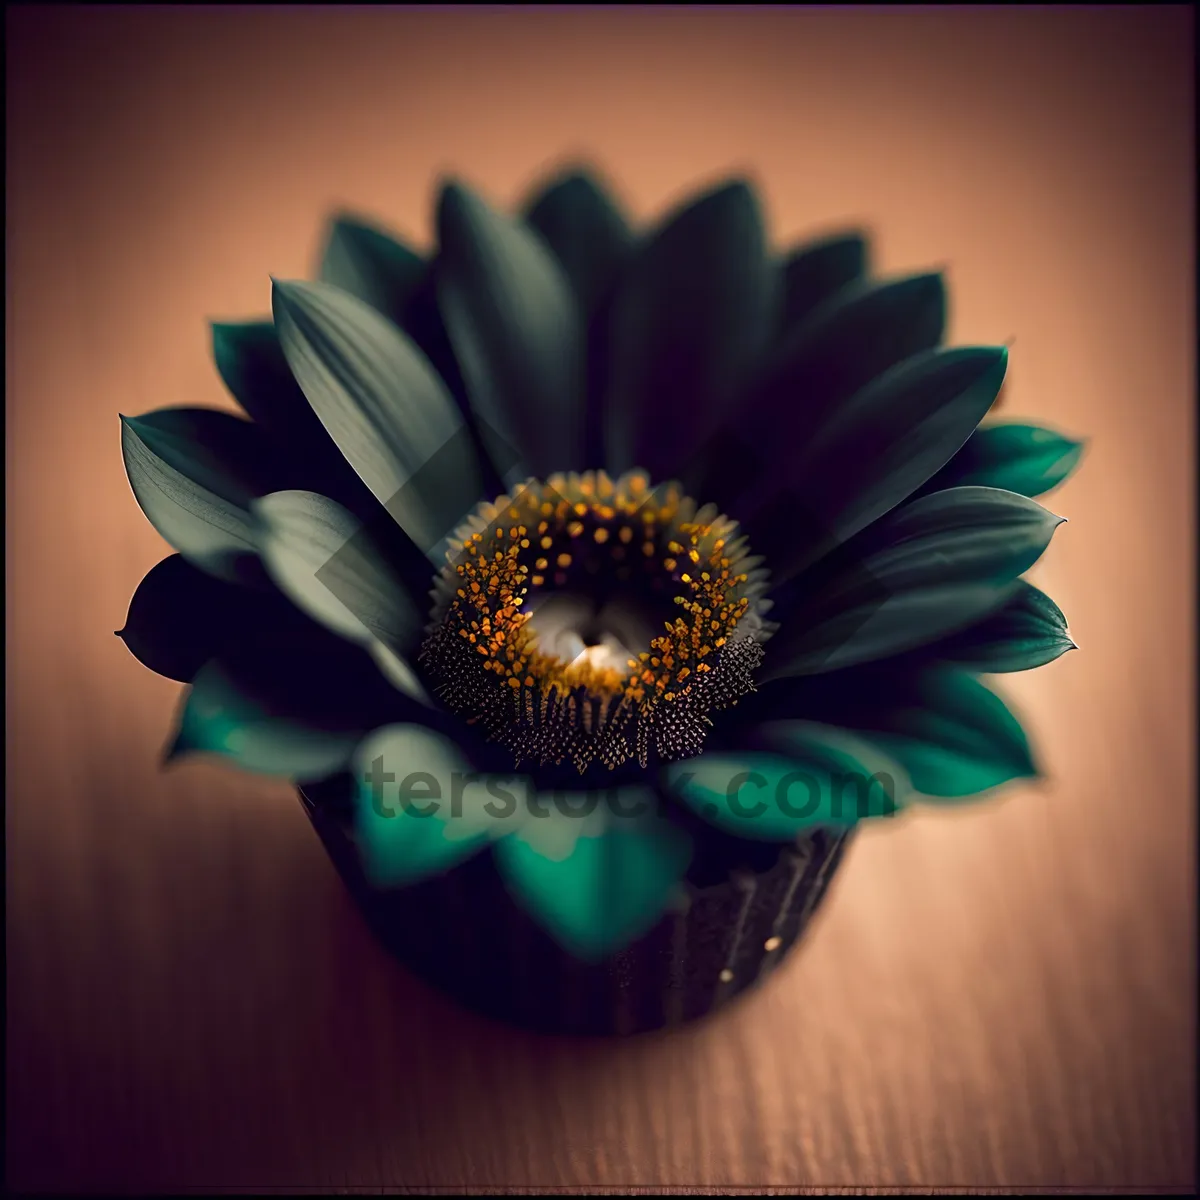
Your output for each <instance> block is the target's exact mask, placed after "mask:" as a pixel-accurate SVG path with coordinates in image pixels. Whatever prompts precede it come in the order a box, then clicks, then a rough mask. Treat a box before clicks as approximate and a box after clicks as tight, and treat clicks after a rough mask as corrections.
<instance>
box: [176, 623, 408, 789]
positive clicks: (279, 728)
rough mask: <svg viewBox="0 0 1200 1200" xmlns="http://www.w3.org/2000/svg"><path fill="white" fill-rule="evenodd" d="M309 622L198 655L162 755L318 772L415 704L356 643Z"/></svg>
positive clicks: (280, 771) (270, 770) (265, 770)
mask: <svg viewBox="0 0 1200 1200" xmlns="http://www.w3.org/2000/svg"><path fill="white" fill-rule="evenodd" d="M313 630H314V632H313V633H312V634H311V635H309V636H308V637H303V636H297V635H291V636H274V637H272V636H265V637H264V638H262V639H261V640H260V641H258V642H256V643H254V644H243V645H239V646H237V647H236V648H231V649H228V650H227V651H225V652H224V653H222V654H221V655H219V656H218V657H217V658H215V659H213V660H211V661H210V662H208V663H206V664H205V665H204V666H203V667H202V668H201V669H200V671H199V673H198V674H197V675H196V677H195V680H194V682H193V684H192V686H191V688H190V689H189V690H188V692H187V694H186V697H185V700H184V703H183V706H182V708H181V711H180V714H179V718H178V725H177V729H176V734H175V737H174V740H173V742H172V745H171V747H170V750H169V752H168V758H169V759H176V758H179V757H180V756H182V755H185V754H190V753H211V754H217V755H220V756H222V757H224V758H227V759H229V760H230V761H232V762H233V763H234V764H236V765H237V766H238V767H241V768H242V769H243V770H246V771H252V772H255V773H258V774H265V775H276V776H282V777H284V778H288V779H293V780H294V779H321V778H324V777H325V776H327V775H331V774H333V772H335V771H337V770H339V769H340V768H342V767H343V766H344V765H345V764H346V763H347V762H348V761H349V758H350V755H351V753H352V752H353V750H354V747H355V746H356V745H357V744H358V743H359V742H360V741H361V740H362V739H363V737H364V736H365V735H366V734H367V732H368V731H369V730H371V729H373V728H376V727H378V726H379V725H383V724H387V723H388V722H389V721H390V720H396V719H398V718H400V717H403V716H404V715H405V714H411V713H414V712H415V711H417V710H418V709H419V708H420V706H419V705H417V704H416V703H415V702H414V701H411V700H408V699H407V698H406V697H404V696H402V695H401V694H400V693H399V692H397V691H396V690H395V689H394V688H392V687H391V686H390V685H389V684H388V683H387V682H386V681H385V680H384V679H383V677H382V676H381V675H380V674H379V672H378V670H377V669H376V668H375V666H374V664H373V663H372V662H371V660H370V658H369V657H368V656H367V655H366V654H364V653H363V651H361V650H360V649H358V648H357V647H354V646H350V645H347V644H346V643H345V642H341V641H338V640H336V639H330V640H329V641H326V640H325V638H324V637H323V636H322V631H321V630H320V629H319V627H313Z"/></svg>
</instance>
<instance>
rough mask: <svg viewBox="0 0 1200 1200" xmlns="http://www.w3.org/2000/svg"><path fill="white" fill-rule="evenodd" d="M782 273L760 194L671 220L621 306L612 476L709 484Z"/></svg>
mask: <svg viewBox="0 0 1200 1200" xmlns="http://www.w3.org/2000/svg"><path fill="white" fill-rule="evenodd" d="M777 284H778V276H777V268H776V266H775V264H773V263H772V262H771V261H770V260H769V258H768V255H767V249H766V237H765V234H764V232H763V223H762V215H761V213H760V211H759V206H758V201H757V199H756V197H755V195H754V191H753V189H752V188H751V187H750V186H749V185H748V184H747V183H745V182H743V181H741V180H736V181H733V182H730V183H726V184H723V185H722V186H720V187H717V188H714V189H713V190H711V191H709V192H706V193H705V194H704V195H702V196H700V197H699V198H698V199H692V200H690V201H689V202H688V203H687V204H686V205H685V206H683V207H682V208H680V209H677V210H676V211H675V212H673V213H672V214H670V215H669V216H668V217H667V218H666V219H665V220H664V221H663V223H662V225H661V226H660V228H659V230H658V231H657V232H656V233H655V234H654V235H653V237H651V238H650V239H649V240H648V241H647V243H646V244H645V245H644V246H643V247H642V248H641V249H640V250H639V252H638V253H637V255H636V257H635V258H634V259H633V261H632V262H631V263H630V264H629V267H628V269H627V271H626V272H625V274H624V276H623V278H622V281H621V283H620V286H619V290H618V291H617V293H616V295H615V296H614V299H613V311H612V316H611V328H610V339H611V343H610V368H609V375H608V393H607V399H606V403H605V409H604V411H605V418H606V425H605V441H606V449H607V460H608V465H609V468H610V469H611V470H613V471H624V470H628V469H630V468H633V467H641V468H643V469H644V470H646V471H648V472H649V473H650V475H651V477H652V478H654V479H659V480H663V479H676V478H677V479H679V480H680V482H682V483H683V484H684V486H685V487H690V486H691V484H692V482H693V480H697V479H699V478H701V476H702V474H703V468H704V465H705V463H706V462H707V460H708V459H709V458H711V457H712V456H713V455H714V454H719V452H720V448H721V439H720V438H718V437H717V436H716V435H717V427H718V424H719V422H720V419H721V417H722V416H723V414H724V412H725V411H726V410H727V408H728V406H729V403H730V401H731V400H732V398H733V396H734V394H735V390H736V389H737V388H738V387H739V386H740V385H742V384H743V383H744V382H745V380H746V378H747V375H748V372H749V371H750V369H751V367H752V366H753V365H754V364H755V362H756V361H757V359H758V357H759V355H760V354H761V352H762V350H763V349H764V348H765V345H766V339H767V338H768V337H769V336H770V335H771V331H772V327H773V322H774V314H775V306H776V303H777V300H778V287H777Z"/></svg>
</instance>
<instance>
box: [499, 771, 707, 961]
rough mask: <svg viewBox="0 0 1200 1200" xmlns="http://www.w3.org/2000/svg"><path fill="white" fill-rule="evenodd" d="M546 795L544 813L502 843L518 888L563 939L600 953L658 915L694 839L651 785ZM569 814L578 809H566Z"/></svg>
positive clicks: (502, 859) (502, 856) (510, 878)
mask: <svg viewBox="0 0 1200 1200" xmlns="http://www.w3.org/2000/svg"><path fill="white" fill-rule="evenodd" d="M617 795H619V800H618V802H617V803H616V804H613V803H611V794H610V796H609V797H608V798H606V799H605V800H601V799H600V797H599V795H598V794H597V793H596V792H590V793H561V794H555V795H554V797H553V799H551V798H550V797H546V796H541V797H539V802H540V803H541V804H542V809H541V811H543V812H545V814H546V815H545V816H543V817H540V818H535V817H530V818H527V819H526V820H525V821H524V822H523V823H522V824H521V826H520V828H519V829H518V830H517V832H515V833H514V834H513V835H512V836H510V837H507V838H505V839H504V840H503V841H500V842H498V843H497V844H496V847H495V850H494V853H495V855H496V865H497V867H498V869H499V870H500V872H501V874H502V875H503V877H504V880H505V882H506V884H507V886H508V888H509V890H510V891H511V892H512V894H513V896H514V898H515V899H516V900H517V901H518V902H519V903H520V904H522V905H523V906H524V907H525V908H526V909H527V910H528V911H529V913H530V915H531V916H532V917H533V918H534V919H535V920H537V921H538V922H539V923H540V924H541V925H542V926H544V928H545V929H546V930H547V931H548V932H549V933H550V934H551V936H552V937H554V938H555V939H556V940H557V941H558V942H559V944H560V945H562V946H563V947H564V948H566V949H567V950H569V951H570V952H571V953H572V954H574V955H575V956H576V957H577V958H580V959H583V960H588V961H595V960H598V959H601V958H604V957H605V956H606V955H608V954H611V953H613V952H615V951H618V950H621V949H623V948H624V947H626V946H628V945H629V944H630V943H632V942H633V941H635V940H636V939H637V938H639V937H641V936H642V935H643V934H644V933H647V932H648V931H649V930H650V929H651V928H653V927H654V925H655V924H657V922H658V920H659V919H660V917H661V916H662V914H663V912H664V911H665V909H666V908H667V906H668V904H669V903H670V901H671V899H672V896H673V894H674V893H675V891H676V889H677V888H678V886H679V884H680V882H681V881H682V879H683V876H684V873H685V872H686V870H687V867H688V863H689V861H690V859H691V848H692V847H691V839H690V837H689V836H688V834H687V833H686V832H685V831H684V830H683V829H681V828H680V827H679V826H678V825H675V824H674V823H672V822H671V821H670V820H669V819H668V818H667V817H665V816H663V815H661V814H660V813H659V812H658V806H657V803H656V798H655V795H654V793H653V791H652V790H651V789H649V788H628V789H623V790H622V791H621V792H620V793H617ZM568 814H571V815H568Z"/></svg>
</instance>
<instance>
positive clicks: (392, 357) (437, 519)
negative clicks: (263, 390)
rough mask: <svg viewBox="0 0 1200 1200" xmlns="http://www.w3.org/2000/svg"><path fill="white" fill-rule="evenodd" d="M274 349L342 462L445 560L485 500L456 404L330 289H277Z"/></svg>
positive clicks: (379, 319) (415, 360)
mask: <svg viewBox="0 0 1200 1200" xmlns="http://www.w3.org/2000/svg"><path fill="white" fill-rule="evenodd" d="M272 295H273V303H274V310H275V324H276V328H277V329H278V330H279V339H280V345H281V346H282V347H283V352H284V354H285V356H286V357H287V360H288V364H289V365H290V366H291V368H292V372H293V374H294V375H295V376H296V380H297V382H298V383H299V384H300V386H301V388H302V389H303V391H304V394H305V396H307V398H308V402H309V404H311V405H312V407H313V410H314V411H315V412H316V414H317V416H318V417H320V419H321V422H322V424H323V425H324V426H325V428H326V429H327V430H328V431H329V435H330V437H331V438H333V440H334V442H336V443H337V445H338V447H339V449H340V450H341V451H342V453H343V454H344V455H345V457H346V459H347V461H348V462H349V463H350V465H351V466H353V467H354V469H355V470H356V471H357V472H358V474H359V475H360V476H361V478H362V480H363V482H364V483H366V485H367V486H368V487H369V488H370V489H371V492H372V494H373V495H374V496H375V497H376V499H377V500H378V501H379V502H380V503H381V504H382V505H383V506H384V507H385V508H386V509H387V511H388V512H389V513H390V514H391V515H392V517H393V518H394V519H395V520H396V522H397V523H398V524H399V525H400V527H401V528H402V529H403V530H404V531H405V533H407V534H408V536H409V537H410V538H411V539H412V540H413V542H414V543H415V544H416V545H417V546H418V547H419V548H420V549H421V550H422V551H423V552H424V553H425V554H426V555H428V556H429V557H430V558H431V560H433V561H441V557H442V555H443V553H444V549H445V540H446V539H447V538H448V537H449V536H450V535H451V534H452V533H453V531H454V529H455V528H456V527H457V525H458V524H459V522H460V521H461V520H462V518H463V517H464V516H465V515H466V513H467V512H468V511H469V510H470V509H471V508H472V507H474V505H475V504H476V503H478V502H479V500H480V499H481V495H482V493H481V482H480V472H479V464H478V461H477V460H476V457H475V452H474V447H473V446H472V444H471V436H470V432H469V430H468V429H467V428H466V426H465V424H464V423H463V419H462V416H461V414H460V413H459V411H458V408H457V406H456V405H455V403H454V400H453V399H452V397H451V396H450V395H449V393H448V392H447V391H446V388H445V385H444V384H443V383H442V381H441V379H440V378H439V377H438V375H437V374H436V372H434V370H433V368H432V367H431V366H430V365H429V362H428V360H427V359H426V358H425V356H424V355H423V354H422V353H421V352H420V351H419V350H418V349H417V348H416V346H415V345H414V344H413V342H412V341H411V339H409V338H408V337H407V335H405V334H404V333H403V332H401V330H400V329H398V328H397V327H396V326H395V325H394V324H392V322H391V321H389V320H387V318H385V317H383V316H381V315H380V314H379V313H377V312H376V311H375V310H374V309H372V308H370V307H369V306H368V305H366V304H364V303H363V302H362V301H361V300H358V299H356V298H355V297H353V296H351V295H349V294H348V293H347V292H343V291H340V290H339V289H338V288H335V287H333V286H331V285H330V284H323V283H304V282H290V283H289V282H281V281H276V282H275V285H274V288H273V292H272Z"/></svg>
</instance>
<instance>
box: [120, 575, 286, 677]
mask: <svg viewBox="0 0 1200 1200" xmlns="http://www.w3.org/2000/svg"><path fill="white" fill-rule="evenodd" d="M290 609H291V606H290V605H289V604H287V602H286V601H285V600H284V599H283V597H281V596H280V595H279V593H278V592H276V591H275V590H274V589H262V590H251V589H248V588H242V587H237V586H236V585H234V584H231V583H227V582H226V581H224V580H222V579H217V578H215V577H214V576H212V575H208V574H206V573H205V572H203V571H201V570H199V569H198V568H197V567H194V566H192V564H191V563H189V562H188V561H187V559H185V558H184V557H183V556H182V555H179V554H172V555H170V557H168V558H164V559H163V560H162V561H161V562H160V563H158V564H157V565H156V566H154V567H153V568H152V569H151V570H150V571H149V573H148V574H147V575H146V576H145V578H143V579H142V581H141V583H139V584H138V586H137V590H136V591H135V592H134V594H133V599H132V600H131V601H130V603H129V613H128V615H127V616H126V618H125V624H124V626H123V627H122V628H121V629H119V630H118V631H117V636H118V637H119V638H121V640H122V641H123V642H124V643H125V646H126V648H127V649H128V650H129V652H130V653H131V654H132V655H133V656H134V658H136V659H137V660H138V661H139V662H140V663H141V664H142V665H143V666H145V667H148V668H149V669H150V670H151V671H154V672H155V673H157V674H159V675H164V676H166V677H167V678H168V679H177V680H179V681H180V682H181V683H188V682H190V681H191V679H192V678H193V676H194V675H195V674H196V672H197V671H199V670H200V668H201V667H202V666H203V665H204V664H205V663H206V662H208V660H209V659H210V658H213V657H214V656H215V655H216V654H218V653H219V652H220V651H221V650H222V649H223V648H224V647H225V646H227V645H229V644H230V643H232V642H236V641H238V640H247V639H253V638H255V637H258V636H261V634H262V632H263V631H264V630H271V629H276V630H277V629H278V628H279V627H280V626H281V624H286V623H287V622H288V619H289V615H290V612H289V610H290Z"/></svg>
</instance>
